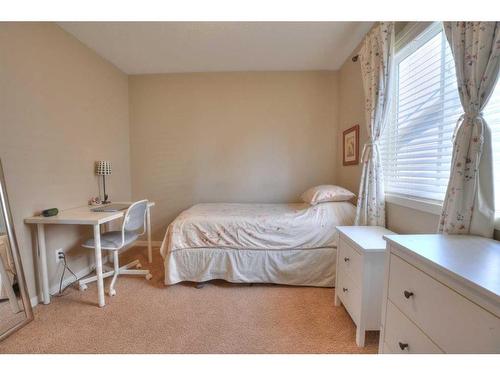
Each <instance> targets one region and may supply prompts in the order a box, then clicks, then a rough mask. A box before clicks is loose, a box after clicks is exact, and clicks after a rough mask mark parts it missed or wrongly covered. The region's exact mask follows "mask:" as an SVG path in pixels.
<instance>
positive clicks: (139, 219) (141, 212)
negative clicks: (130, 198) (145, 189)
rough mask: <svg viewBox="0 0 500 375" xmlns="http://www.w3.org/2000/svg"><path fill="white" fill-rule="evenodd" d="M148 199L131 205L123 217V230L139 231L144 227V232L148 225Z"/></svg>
mask: <svg viewBox="0 0 500 375" xmlns="http://www.w3.org/2000/svg"><path fill="white" fill-rule="evenodd" d="M147 208H148V201H147V200H146V199H145V200H142V201H137V202H134V203H132V204H131V205H130V207H129V208H128V209H127V212H126V213H125V217H124V219H123V230H124V231H126V232H138V231H139V229H141V228H142V230H143V232H142V233H141V234H143V233H144V232H145V229H146V228H145V227H146V210H147Z"/></svg>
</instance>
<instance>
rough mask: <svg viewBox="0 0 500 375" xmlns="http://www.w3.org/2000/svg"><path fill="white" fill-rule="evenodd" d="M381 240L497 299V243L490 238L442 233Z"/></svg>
mask: <svg viewBox="0 0 500 375" xmlns="http://www.w3.org/2000/svg"><path fill="white" fill-rule="evenodd" d="M385 238H386V239H387V240H388V241H389V242H390V243H394V244H395V245H397V246H398V248H399V249H401V250H403V251H405V252H407V253H410V255H411V256H416V257H417V258H419V259H420V260H421V261H423V262H425V263H427V264H428V265H430V266H433V267H437V268H439V269H440V270H441V271H444V272H445V273H447V274H448V275H449V276H451V277H453V278H455V279H459V281H462V282H465V283H466V284H468V286H469V287H472V288H474V289H476V290H481V291H482V292H483V293H486V294H488V295H489V296H490V297H494V298H495V299H498V297H499V296H500V242H499V241H495V240H492V239H488V238H484V237H479V236H467V235H443V234H416V235H392V236H391V235H389V236H385Z"/></svg>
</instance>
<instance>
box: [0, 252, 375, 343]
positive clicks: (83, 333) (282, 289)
mask: <svg viewBox="0 0 500 375" xmlns="http://www.w3.org/2000/svg"><path fill="white" fill-rule="evenodd" d="M145 253H146V251H145V249H144V248H134V249H132V250H130V251H128V252H127V253H126V254H124V255H123V256H122V258H123V259H122V263H123V262H126V261H129V260H132V259H133V258H139V259H140V260H141V262H142V263H143V265H144V266H147V262H146V259H145ZM144 268H146V267H144ZM149 269H150V270H151V271H152V273H153V279H152V280H150V281H146V280H145V279H144V278H141V277H130V276H129V277H127V276H124V277H121V278H119V279H118V282H117V286H116V291H117V295H116V296H114V297H112V298H110V297H109V296H107V295H106V302H107V305H106V306H105V307H104V308H102V309H100V308H98V307H96V297H97V296H96V286H95V283H94V284H93V285H91V286H89V289H88V290H87V291H85V292H80V291H79V290H77V289H71V290H69V293H68V295H66V296H64V297H60V298H53V299H52V303H51V304H50V305H39V306H37V307H36V308H35V310H34V313H35V320H34V321H33V322H32V323H30V324H29V325H27V326H26V327H24V328H23V329H21V330H20V331H18V332H16V333H15V334H13V335H12V336H10V337H9V338H7V339H6V340H4V341H3V342H0V353H375V352H376V351H377V342H378V333H376V332H370V333H368V335H367V340H366V342H367V345H366V347H365V348H358V347H357V346H356V343H355V341H354V336H355V326H354V323H353V322H352V320H351V319H350V317H349V315H348V314H347V312H346V311H345V309H344V308H343V307H335V306H334V304H333V296H334V290H333V289H329V288H311V287H290V286H279V285H258V284H257V285H254V286H248V285H244V284H239V285H238V284H229V283H225V282H222V281H217V282H212V283H209V284H207V285H206V286H205V287H204V288H203V289H195V288H194V287H193V284H191V283H183V284H178V285H174V286H170V287H167V286H165V285H164V284H163V263H162V259H161V257H160V255H159V254H158V251H157V250H155V257H154V262H153V266H151V267H149ZM108 282H109V279H108V280H106V281H105V285H106V286H107V283H108Z"/></svg>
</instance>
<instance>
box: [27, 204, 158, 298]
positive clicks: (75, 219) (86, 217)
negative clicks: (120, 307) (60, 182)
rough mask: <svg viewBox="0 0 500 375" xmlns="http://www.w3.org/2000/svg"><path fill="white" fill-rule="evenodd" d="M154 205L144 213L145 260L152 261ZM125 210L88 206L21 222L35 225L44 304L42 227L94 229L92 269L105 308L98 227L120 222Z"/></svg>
mask: <svg viewBox="0 0 500 375" xmlns="http://www.w3.org/2000/svg"><path fill="white" fill-rule="evenodd" d="M113 203H132V202H113ZM154 205H155V203H154V202H149V204H148V208H147V211H146V232H147V238H148V260H149V263H151V262H152V261H153V250H152V247H151V214H150V208H151V207H153V206H154ZM125 212H126V210H122V211H117V212H92V211H90V208H89V206H83V207H77V208H71V209H68V210H63V211H60V212H59V214H58V215H56V216H50V217H44V216H32V217H28V218H26V219H24V222H25V223H26V224H36V226H37V236H38V256H39V260H38V265H39V271H40V273H41V276H42V295H43V303H44V304H49V303H50V293H49V275H48V271H47V247H46V242H45V225H46V224H57V225H62V224H69V225H92V226H93V227H94V241H95V270H96V274H97V293H98V298H99V307H103V306H104V305H105V300H104V282H103V278H102V253H101V230H100V225H101V224H105V223H109V222H111V221H113V220H117V219H121V218H122V217H123V216H124V215H125Z"/></svg>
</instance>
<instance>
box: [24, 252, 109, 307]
mask: <svg viewBox="0 0 500 375" xmlns="http://www.w3.org/2000/svg"><path fill="white" fill-rule="evenodd" d="M107 261H108V257H107V256H105V257H103V258H102V264H106V263H107ZM94 270H95V264H92V265H90V266H87V267H84V268H82V269H80V270H78V271H76V272H75V275H76V277H77V278H78V279H80V278H82V277H84V276H86V275H88V274H90V273H91V272H93V271H94ZM74 281H75V277H74V276H73V275H72V274H71V273H70V274H69V275H68V276H66V277H65V278H64V279H63V283H62V289H64V288H65V287H66V286H68V285H69V284H71V283H72V282H74ZM58 292H59V282H56V283H55V284H53V285H51V286H50V287H49V293H50V295H51V296H52V295H53V294H56V293H58ZM51 298H52V297H51ZM42 301H43V298H42V296H41V294H40V295H36V296H34V297H31V298H30V302H31V306H32V307H35V306H36V305H38V304H39V303H42Z"/></svg>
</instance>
